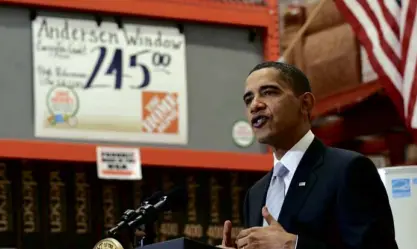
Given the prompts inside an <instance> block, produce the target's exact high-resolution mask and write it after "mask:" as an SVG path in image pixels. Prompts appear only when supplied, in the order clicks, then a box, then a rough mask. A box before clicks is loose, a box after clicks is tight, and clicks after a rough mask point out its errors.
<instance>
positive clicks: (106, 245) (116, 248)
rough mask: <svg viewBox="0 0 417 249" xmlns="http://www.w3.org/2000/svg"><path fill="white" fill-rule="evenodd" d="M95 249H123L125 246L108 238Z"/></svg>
mask: <svg viewBox="0 0 417 249" xmlns="http://www.w3.org/2000/svg"><path fill="white" fill-rule="evenodd" d="M93 249H123V246H122V244H120V242H119V241H117V240H115V239H113V238H106V239H102V240H100V241H99V242H97V244H96V245H95V246H94V247H93Z"/></svg>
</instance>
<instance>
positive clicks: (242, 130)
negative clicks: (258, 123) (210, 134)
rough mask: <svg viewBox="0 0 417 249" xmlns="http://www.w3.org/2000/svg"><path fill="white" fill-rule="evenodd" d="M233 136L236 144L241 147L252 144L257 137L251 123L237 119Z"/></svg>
mask: <svg viewBox="0 0 417 249" xmlns="http://www.w3.org/2000/svg"><path fill="white" fill-rule="evenodd" d="M232 137H233V141H234V142H235V144H237V145H238V146H240V147H249V146H251V145H252V144H253V141H254V139H255V136H254V134H253V130H252V127H251V125H250V124H249V123H248V122H246V121H243V120H240V121H237V122H236V123H235V124H234V125H233V130H232Z"/></svg>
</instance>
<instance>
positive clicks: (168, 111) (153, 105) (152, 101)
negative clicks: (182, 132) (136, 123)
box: [142, 92, 178, 133]
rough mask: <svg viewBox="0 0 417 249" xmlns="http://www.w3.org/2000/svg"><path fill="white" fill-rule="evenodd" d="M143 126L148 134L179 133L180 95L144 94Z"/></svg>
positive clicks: (143, 129) (165, 93)
mask: <svg viewBox="0 0 417 249" xmlns="http://www.w3.org/2000/svg"><path fill="white" fill-rule="evenodd" d="M142 106H143V110H142V112H143V125H142V131H143V132H146V133H178V94H177V93H167V92H143V93H142Z"/></svg>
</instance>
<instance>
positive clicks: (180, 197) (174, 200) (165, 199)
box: [128, 187, 186, 228]
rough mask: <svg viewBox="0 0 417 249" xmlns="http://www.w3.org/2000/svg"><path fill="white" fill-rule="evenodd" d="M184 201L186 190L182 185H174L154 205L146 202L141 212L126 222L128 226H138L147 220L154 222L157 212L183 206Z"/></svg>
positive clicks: (147, 221)
mask: <svg viewBox="0 0 417 249" xmlns="http://www.w3.org/2000/svg"><path fill="white" fill-rule="evenodd" d="M185 201H186V191H185V190H184V188H182V187H175V188H174V189H172V190H170V191H169V192H168V193H167V194H166V195H164V196H162V197H161V198H160V199H159V201H157V202H156V203H155V204H154V205H151V204H146V205H145V206H144V207H143V209H142V210H141V213H140V214H139V215H138V216H137V217H136V218H135V219H133V220H131V221H129V222H128V226H129V227H134V228H136V227H139V226H141V225H143V224H147V223H149V222H154V221H155V220H156V219H157V218H158V213H159V212H165V211H169V210H173V209H176V208H177V207H179V206H184V203H185Z"/></svg>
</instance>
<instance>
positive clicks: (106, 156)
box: [96, 147, 142, 180]
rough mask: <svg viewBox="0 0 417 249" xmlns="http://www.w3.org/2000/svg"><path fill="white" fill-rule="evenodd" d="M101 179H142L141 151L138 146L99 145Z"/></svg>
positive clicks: (99, 174)
mask: <svg viewBox="0 0 417 249" xmlns="http://www.w3.org/2000/svg"><path fill="white" fill-rule="evenodd" d="M96 152H97V175H98V178H99V179H113V180H141V179H142V165H141V162H140V152H139V149H136V148H119V147H97V150H96Z"/></svg>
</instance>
